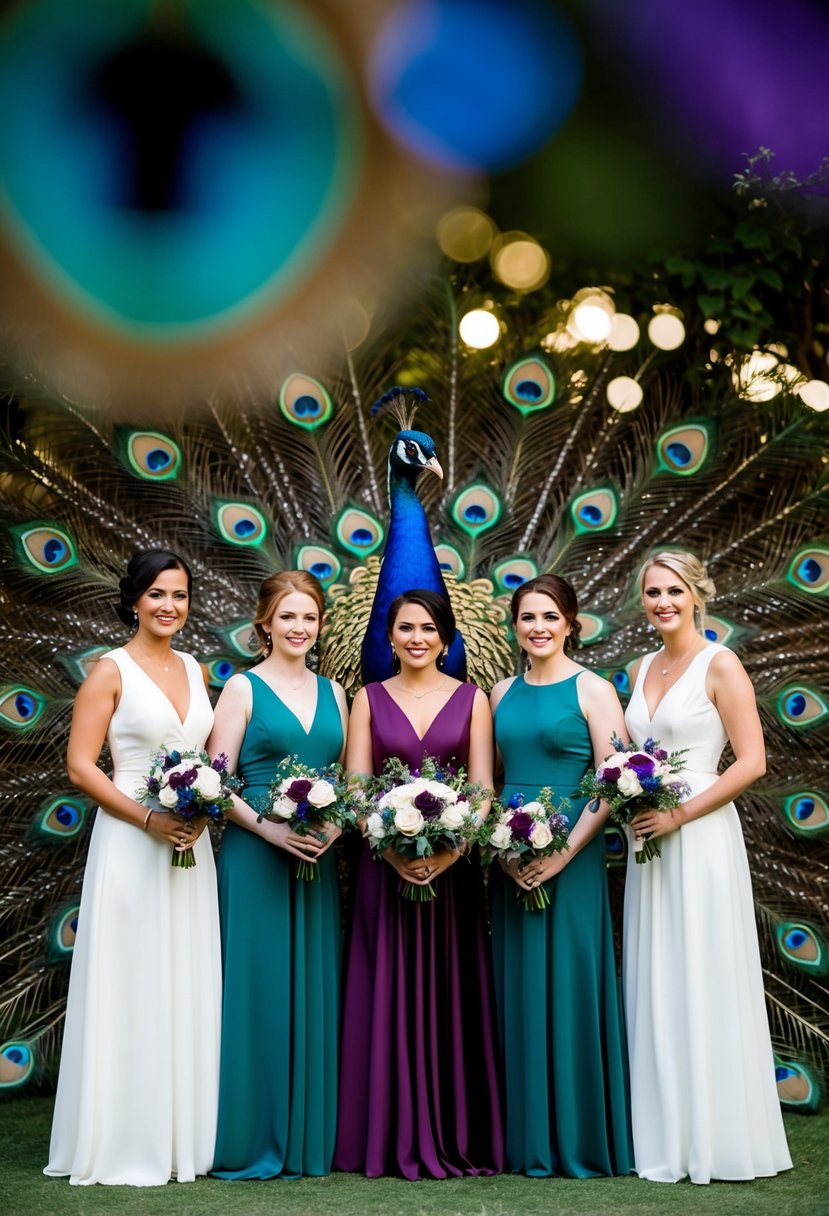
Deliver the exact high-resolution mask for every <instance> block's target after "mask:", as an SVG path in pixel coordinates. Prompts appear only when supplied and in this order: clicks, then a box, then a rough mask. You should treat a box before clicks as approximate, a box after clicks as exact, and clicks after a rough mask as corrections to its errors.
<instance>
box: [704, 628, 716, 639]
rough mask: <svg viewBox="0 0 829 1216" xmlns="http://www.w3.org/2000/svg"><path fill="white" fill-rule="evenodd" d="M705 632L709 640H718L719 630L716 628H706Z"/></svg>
mask: <svg viewBox="0 0 829 1216" xmlns="http://www.w3.org/2000/svg"><path fill="white" fill-rule="evenodd" d="M703 632H704V633H705V636H706V638H707V639H708V641H709V642H716V640H717V631H716V629H709V628H706V629H705V630H704V631H703Z"/></svg>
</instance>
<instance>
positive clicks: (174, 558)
mask: <svg viewBox="0 0 829 1216" xmlns="http://www.w3.org/2000/svg"><path fill="white" fill-rule="evenodd" d="M163 570H183V571H184V573H185V574H186V575H187V595H188V598H189V597H190V596H191V595H192V592H193V575H192V574H191V572H190V567H189V566H188V565H187V562H186V561H185V560H184V558H183V557H179V555H178V554H177V553H172V552H171V551H170V550H169V549H141V550H139V551H138V553H134V554H133V556H132V557H131V558H130V560H129V564H128V565H127V573H126V574H125V575H124V577H123V578H122V579H121V581H120V582H119V584H118V590H119V591H120V593H121V598H120V599H119V601H118V603H117V604H115V611H116V613H117V614H118V616H119V617H120V619H121V620H122V621H123V622H124V624H125V625H135V624H136V623H137V621H138V617H137V615H136V612H135V608H134V607H133V605H134V604H135V601H136V600H139V599H140V598H141V596H142V595H143V594H144V592H145V591H147V590H149V588H150V587H152V585H153V583H154V582H155V580H156V579H157V578H158V576H159V574H161V572H162V571H163Z"/></svg>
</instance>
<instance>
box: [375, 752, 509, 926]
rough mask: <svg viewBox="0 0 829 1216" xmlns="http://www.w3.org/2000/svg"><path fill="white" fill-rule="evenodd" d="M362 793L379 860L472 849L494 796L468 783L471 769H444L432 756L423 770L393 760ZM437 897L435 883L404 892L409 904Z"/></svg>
mask: <svg viewBox="0 0 829 1216" xmlns="http://www.w3.org/2000/svg"><path fill="white" fill-rule="evenodd" d="M362 793H363V798H364V802H363V805H362V815H363V816H364V824H365V836H366V839H367V840H368V843H369V846H370V847H371V850H372V853H373V856H374V858H375V860H379V859H380V858H381V857H382V855H383V853H384V852H385V851H386V849H393V850H394V851H395V852H396V853H400V854H401V855H402V856H404V857H408V858H411V859H416V858H421V857H424V858H425V857H431V856H432V854H433V853H435V852H436V851H437V850H439V849H459V848H462V847H463V846H464V845H468V844H469V843H471V842H472V841H473V840H474V839H475V838H476V834H477V832H478V830H479V828H480V825H481V815H480V813H479V808H480V806H481V803H482V802H484V801H488V800H489V799H490V798H491V797H492V790H487V789H483V788H482V787H481V786H479V785H474V784H471V783H470V782H469V781H467V779H466V770H465V769H463V768H458V767H455V766H453V765H439V764H437V762H436V761H435V760H433V759H432V758H431V757H429V756H427V757H424V759H423V762H422V763H421V765H420V767H419V768H409V767H408V766H407V765H405V764H403V763H402V762H401V761H400V760H398V759H397V758H394V757H392V758H391V759H389V760H387V761H386V763H385V765H384V766H383V771H382V773H381V774H380V775H379V776H377V777H370V778H368V779H367V780H366V782H365V784H364V786H363V791H362ZM435 894H436V893H435V889H434V887H433V886H432V884H431V883H427V884H425V885H423V886H420V885H418V884H417V883H412V882H403V884H402V887H401V895H402V896H403V897H404V898H405V899H411V900H416V901H421V902H426V901H428V900H431V899H434V898H435Z"/></svg>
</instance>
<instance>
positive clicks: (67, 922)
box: [48, 904, 80, 963]
mask: <svg viewBox="0 0 829 1216" xmlns="http://www.w3.org/2000/svg"><path fill="white" fill-rule="evenodd" d="M79 913H80V908H79V906H78V905H77V904H74V905H73V906H72V907H71V908H65V909H64V911H63V912H59V913H58V914H57V915H56V916H55V918H54V920H53V921H52V923H51V925H50V926H49V935H48V940H49V947H48V954H49V958H50V959H51V961H52V962H53V963H56V962H62V961H63V960H64V959H66V958H68V956H69V955H70V954H71V953H72V951H73V950H74V948H75V936H76V934H77V932H78V915H79Z"/></svg>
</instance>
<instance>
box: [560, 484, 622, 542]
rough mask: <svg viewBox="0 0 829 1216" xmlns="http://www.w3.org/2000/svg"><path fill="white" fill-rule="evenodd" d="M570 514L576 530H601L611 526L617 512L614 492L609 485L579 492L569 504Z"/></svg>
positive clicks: (617, 507) (581, 531)
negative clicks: (582, 492)
mask: <svg viewBox="0 0 829 1216" xmlns="http://www.w3.org/2000/svg"><path fill="white" fill-rule="evenodd" d="M570 514H571V517H572V520H573V523H574V524H575V526H576V532H578V533H582V534H584V533H586V532H603V531H605V530H606V529H607V528H612V527H613V525H614V523H615V522H616V516H617V515H618V514H619V503H618V500H617V497H616V492H615V490H613V489H612V488H611V487H610V486H601V487H597V488H595V489H593V490H588V491H586V492H585V493H584V494H580V495H579V496H578V498H576V499H575V500H574V501H573V502H572V503H571V504H570Z"/></svg>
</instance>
